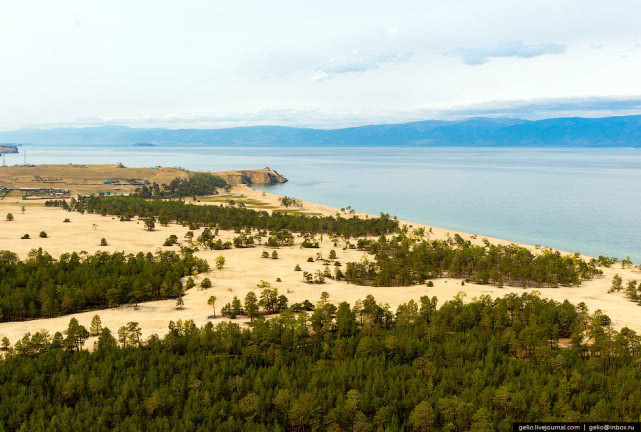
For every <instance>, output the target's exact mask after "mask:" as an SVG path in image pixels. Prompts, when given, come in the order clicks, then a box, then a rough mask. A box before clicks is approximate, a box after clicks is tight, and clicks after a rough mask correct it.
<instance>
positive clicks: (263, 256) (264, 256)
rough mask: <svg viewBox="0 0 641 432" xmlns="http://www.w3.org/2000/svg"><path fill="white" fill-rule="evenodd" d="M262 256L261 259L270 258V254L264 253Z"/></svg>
mask: <svg viewBox="0 0 641 432" xmlns="http://www.w3.org/2000/svg"><path fill="white" fill-rule="evenodd" d="M260 256H261V258H269V252H267V251H263V253H262V254H261V255H260Z"/></svg>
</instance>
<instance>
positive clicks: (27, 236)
mask: <svg viewBox="0 0 641 432" xmlns="http://www.w3.org/2000/svg"><path fill="white" fill-rule="evenodd" d="M20 238H21V239H23V240H28V239H30V238H31V237H29V234H25V235H23V236H22V237H20Z"/></svg>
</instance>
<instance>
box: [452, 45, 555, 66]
mask: <svg viewBox="0 0 641 432" xmlns="http://www.w3.org/2000/svg"><path fill="white" fill-rule="evenodd" d="M565 48H566V47H565V45H561V44H556V43H541V44H531V45H526V44H524V43H523V42H521V41H512V42H507V43H504V44H501V45H497V46H495V47H493V48H459V49H457V50H454V51H451V52H448V53H447V54H450V55H460V56H461V58H462V60H463V63H465V64H466V65H481V64H485V63H487V62H489V61H490V60H491V59H492V58H497V57H520V58H532V57H538V56H542V55H545V54H561V53H563V52H565Z"/></svg>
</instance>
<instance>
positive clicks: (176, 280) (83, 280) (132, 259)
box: [0, 249, 209, 321]
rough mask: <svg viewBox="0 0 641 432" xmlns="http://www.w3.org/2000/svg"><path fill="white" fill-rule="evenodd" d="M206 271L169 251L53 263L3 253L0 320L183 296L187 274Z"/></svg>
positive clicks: (33, 255)
mask: <svg viewBox="0 0 641 432" xmlns="http://www.w3.org/2000/svg"><path fill="white" fill-rule="evenodd" d="M208 270H209V265H208V263H207V261H206V260H203V259H201V258H197V257H194V256H192V255H190V254H185V255H183V256H180V255H179V254H177V253H175V252H171V251H164V252H157V253H156V254H152V253H150V252H148V253H146V254H145V253H142V252H140V253H138V254H136V255H134V254H124V253H122V252H114V253H108V252H96V253H95V254H94V255H87V254H86V253H76V252H73V253H66V254H63V255H61V256H60V257H59V258H58V259H54V258H53V257H52V256H51V255H49V254H48V253H46V252H43V251H42V249H37V250H35V249H34V250H32V251H31V252H29V255H28V258H27V259H26V260H20V259H19V258H18V256H17V255H16V254H15V253H13V252H10V251H0V321H19V320H24V319H32V318H42V317H52V316H57V315H62V314H68V313H73V312H80V311H83V310H86V309H94V308H106V307H113V306H118V305H120V304H123V303H129V302H141V301H147V300H156V299H164V298H175V297H177V296H179V295H180V294H181V293H182V292H183V286H182V282H181V280H180V279H181V278H182V277H183V276H188V275H192V274H195V273H201V272H205V271H208Z"/></svg>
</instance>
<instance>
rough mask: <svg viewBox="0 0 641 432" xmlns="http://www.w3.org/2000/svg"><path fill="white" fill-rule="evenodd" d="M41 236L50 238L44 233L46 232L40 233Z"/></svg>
mask: <svg viewBox="0 0 641 432" xmlns="http://www.w3.org/2000/svg"><path fill="white" fill-rule="evenodd" d="M39 235H40V238H47V237H48V236H47V233H46V232H44V231H40V234H39Z"/></svg>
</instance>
